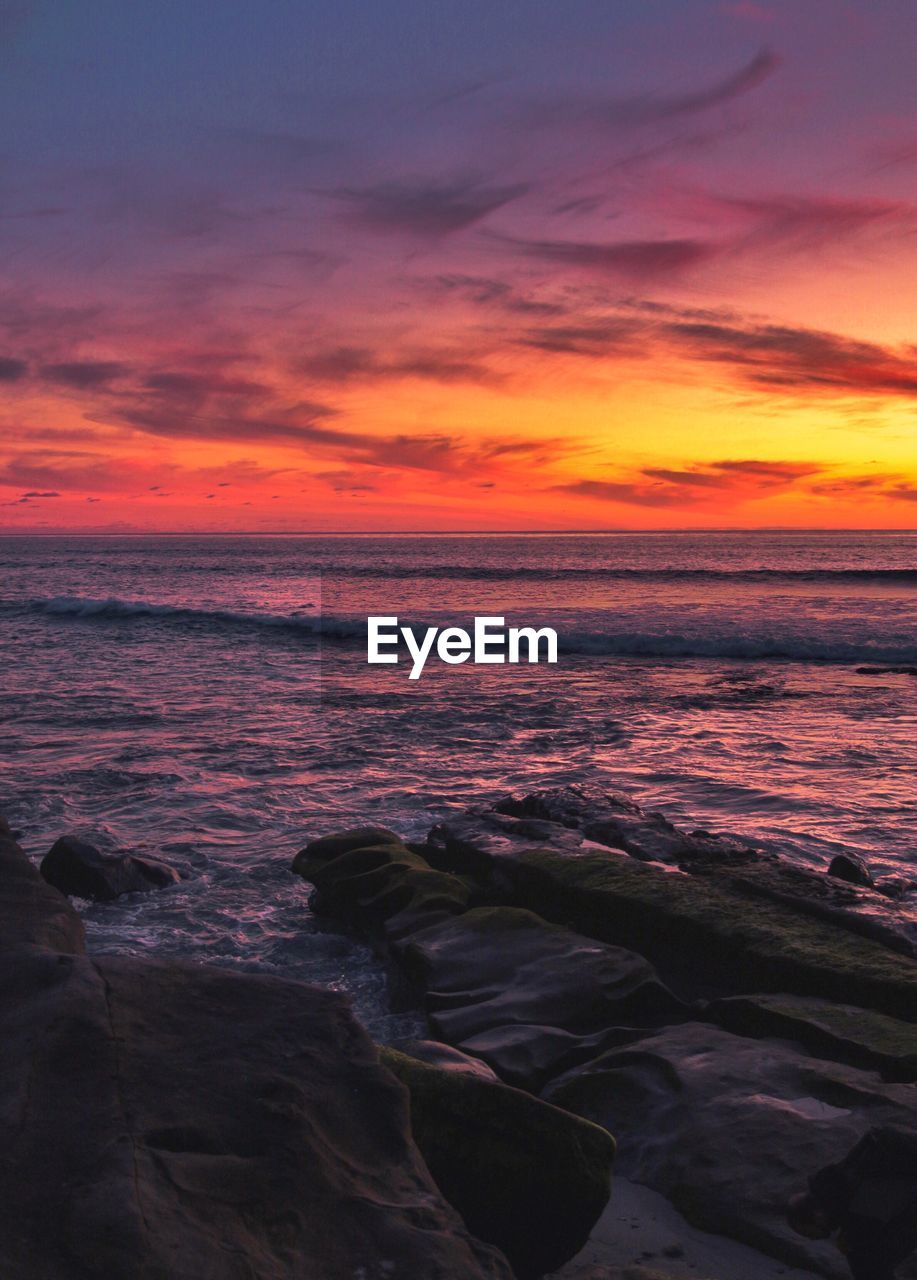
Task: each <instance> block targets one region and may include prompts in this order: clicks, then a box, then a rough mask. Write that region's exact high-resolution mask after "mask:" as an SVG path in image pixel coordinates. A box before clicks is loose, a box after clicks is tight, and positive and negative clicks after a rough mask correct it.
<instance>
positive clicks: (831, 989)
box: [502, 849, 917, 1018]
mask: <svg viewBox="0 0 917 1280" xmlns="http://www.w3.org/2000/svg"><path fill="white" fill-rule="evenodd" d="M502 870H503V873H504V875H505V876H506V877H507V878H508V879H509V881H510V882H511V885H512V889H513V891H514V898H515V899H516V900H517V901H520V902H521V903H522V904H524V905H525V906H528V907H530V908H531V909H532V910H534V911H537V912H539V913H540V914H541V915H542V916H544V917H545V918H546V919H549V920H554V921H556V922H558V923H561V924H566V925H569V926H570V927H572V928H575V929H576V930H578V931H579V932H580V933H585V934H588V935H590V936H591V937H594V938H599V939H601V940H602V941H604V942H611V943H615V944H617V945H619V946H624V947H631V948H633V949H634V950H636V951H640V952H641V953H642V954H643V955H645V956H647V957H648V958H649V959H650V960H652V961H653V962H654V963H656V964H658V965H659V966H660V968H661V969H662V971H663V976H665V975H666V972H667V971H668V973H669V974H671V973H673V972H677V973H680V974H681V976H682V977H683V978H684V979H685V980H686V981H690V980H691V979H692V978H698V979H703V980H706V981H712V982H714V983H716V984H718V985H719V986H720V987H721V989H722V990H724V991H729V992H743V991H744V992H747V991H766V992H772V991H781V990H783V991H792V992H794V993H795V994H801V995H814V996H823V997H825V998H827V999H829V1000H838V1001H844V1002H846V1003H850V1004H856V1005H861V1006H863V1007H864V1008H872V1009H877V1010H879V1011H881V1012H883V1013H888V1014H891V1015H893V1016H897V1017H903V1018H910V1017H913V1016H914V1011H915V1009H917V963H915V962H914V961H913V960H912V959H909V958H908V957H906V956H902V955H899V954H897V953H895V952H893V951H890V950H888V949H887V948H885V947H883V946H882V945H881V943H878V942H874V941H872V940H870V939H867V938H864V937H862V936H860V935H859V934H855V933H852V932H849V931H847V930H846V929H844V928H842V927H841V926H840V925H835V924H832V923H831V922H829V921H827V920H819V919H815V918H813V917H812V916H810V915H805V914H803V913H802V912H801V911H797V910H794V908H793V906H792V905H791V904H788V903H785V902H777V901H773V900H770V899H767V898H762V897H760V896H758V895H755V894H754V892H753V891H752V890H750V889H747V888H744V887H743V886H742V885H741V884H737V883H734V882H733V883H731V884H729V885H720V884H717V883H714V882H713V880H712V879H711V878H710V877H694V876H686V875H678V874H670V873H666V872H662V871H659V870H657V869H656V868H654V867H648V866H645V865H642V864H640V863H637V862H635V861H633V860H632V859H627V858H621V857H618V856H615V855H607V854H602V853H597V854H582V855H580V856H578V857H573V858H571V857H564V856H561V855H558V854H556V853H554V852H552V851H550V850H540V849H539V850H534V851H531V852H528V853H524V854H521V855H519V856H518V857H516V858H513V859H506V861H505V863H504V865H503V867H502Z"/></svg>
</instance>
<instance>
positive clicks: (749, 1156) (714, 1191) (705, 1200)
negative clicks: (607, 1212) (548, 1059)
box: [545, 1022, 917, 1275]
mask: <svg viewBox="0 0 917 1280" xmlns="http://www.w3.org/2000/svg"><path fill="white" fill-rule="evenodd" d="M545 1096H546V1097H547V1098H548V1099H549V1100H550V1101H551V1102H554V1103H556V1104H557V1105H559V1106H562V1107H565V1108H568V1109H569V1110H572V1111H576V1112H577V1113H578V1114H580V1115H583V1116H585V1117H587V1118H588V1119H590V1120H594V1121H595V1122H596V1123H598V1124H601V1125H604V1126H606V1127H608V1128H610V1129H611V1130H612V1131H613V1132H614V1133H615V1136H616V1138H617V1143H618V1156H617V1168H618V1172H619V1173H620V1175H621V1176H622V1177H625V1178H630V1179H631V1180H633V1181H636V1182H640V1183H642V1184H643V1185H645V1186H648V1187H651V1188H653V1189H654V1190H656V1191H659V1192H660V1193H661V1194H662V1195H664V1196H666V1197H667V1198H668V1199H669V1200H671V1202H672V1203H673V1204H674V1205H675V1207H676V1208H677V1209H679V1210H680V1212H681V1213H682V1214H683V1215H684V1216H685V1217H686V1218H687V1219H688V1220H689V1221H690V1222H692V1223H693V1224H694V1225H696V1226H698V1227H700V1228H702V1229H704V1230H707V1231H712V1232H716V1233H717V1234H721V1235H723V1234H724V1235H729V1236H732V1237H733V1238H735V1239H737V1240H740V1241H742V1242H743V1243H745V1244H748V1245H751V1246H752V1247H753V1248H757V1249H760V1250H762V1251H763V1252H765V1253H767V1254H769V1255H771V1256H772V1257H775V1258H777V1259H780V1260H781V1261H783V1262H786V1263H790V1264H793V1265H797V1266H801V1267H808V1268H810V1269H811V1270H814V1271H816V1272H818V1273H819V1274H827V1275H836V1274H838V1265H839V1259H838V1256H837V1254H836V1253H834V1252H833V1245H830V1244H822V1243H814V1242H810V1241H807V1240H804V1239H803V1238H802V1237H800V1236H797V1235H796V1234H795V1233H794V1232H793V1231H792V1230H791V1229H790V1227H789V1226H788V1225H787V1222H786V1206H787V1203H788V1201H789V1199H790V1198H791V1197H792V1196H793V1195H794V1194H796V1193H797V1192H799V1191H800V1190H804V1189H805V1187H806V1183H807V1179H808V1176H809V1175H810V1174H811V1173H813V1172H814V1171H815V1170H816V1169H819V1168H821V1167H822V1166H823V1165H825V1164H830V1163H833V1162H834V1161H836V1160H839V1159H840V1158H842V1157H843V1156H844V1155H845V1154H846V1153H847V1151H848V1150H849V1149H850V1148H851V1147H852V1146H853V1144H854V1143H855V1142H856V1141H857V1140H858V1139H859V1138H860V1137H862V1135H863V1134H864V1133H866V1132H867V1131H868V1130H869V1129H870V1128H872V1127H873V1126H874V1125H879V1124H891V1125H896V1124H897V1125H899V1126H903V1127H908V1126H909V1125H910V1126H913V1122H914V1119H915V1116H917V1102H915V1098H914V1090H913V1088H912V1087H911V1086H909V1085H894V1084H883V1083H881V1082H880V1081H879V1080H878V1078H877V1077H876V1076H875V1075H874V1074H873V1073H871V1072H865V1071H858V1070H856V1069H854V1068H852V1067H847V1066H841V1065H838V1064H836V1063H827V1062H824V1061H819V1060H817V1059H814V1058H809V1057H805V1056H803V1055H801V1054H799V1053H797V1052H796V1051H795V1050H794V1049H793V1048H791V1047H790V1046H788V1045H786V1044H782V1043H779V1042H775V1041H769V1040H751V1039H746V1038H744V1037H740V1036H734V1035H730V1034H729V1033H728V1032H726V1031H723V1030H721V1029H720V1028H718V1027H713V1026H707V1025H704V1024H703V1023H696V1022H694V1023H686V1024H683V1025H681V1026H677V1027H669V1028H667V1029H666V1030H664V1031H661V1032H658V1033H656V1034H654V1035H652V1036H647V1037H644V1038H643V1039H641V1040H640V1041H639V1042H637V1043H635V1044H633V1045H630V1046H626V1047H622V1048H620V1049H617V1050H614V1051H612V1052H609V1053H607V1054H605V1055H603V1056H602V1057H601V1058H598V1059H597V1060H595V1061H594V1062H591V1063H589V1064H588V1065H587V1066H585V1067H583V1068H579V1069H577V1070H574V1071H571V1072H569V1073H568V1074H567V1075H566V1076H563V1077H561V1078H560V1079H558V1080H557V1081H555V1082H553V1083H552V1085H551V1086H550V1087H549V1088H548V1090H546V1094H545ZM903 1274H905V1275H913V1274H914V1271H913V1270H912V1271H910V1272H907V1271H906V1272H904V1273H903Z"/></svg>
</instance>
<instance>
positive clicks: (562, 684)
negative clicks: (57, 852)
mask: <svg viewBox="0 0 917 1280" xmlns="http://www.w3.org/2000/svg"><path fill="white" fill-rule="evenodd" d="M915 605H917V534H915V533H874V534H863V533H850V534H845V533H769V532H768V533H702V534H694V533H692V534H671V533H658V534H640V535H637V534H608V535H570V536H557V535H553V536H467V537H463V536H449V537H443V536H435V537H434V536H430V537H419V536H411V537H395V536H392V537H380V536H373V537H256V536H251V537H241V536H239V537H164V536H163V537H117V538H115V537H106V538H102V537H86V538H77V537H68V538H63V537H61V538H56V537H47V538H34V539H24V538H4V539H0V670H2V681H0V688H2V695H3V698H2V715H3V721H4V724H3V749H2V758H3V773H2V782H0V809H2V810H3V811H4V812H5V813H6V815H7V816H8V817H9V818H10V820H11V822H12V823H13V825H14V826H16V827H18V828H19V829H21V831H22V840H23V843H24V845H25V847H26V848H27V850H28V851H29V852H30V854H32V855H33V856H34V857H36V858H39V857H40V856H42V855H43V854H44V853H45V852H46V851H47V849H48V848H49V847H50V845H51V843H52V842H53V840H54V839H55V838H56V837H57V836H59V835H61V834H63V833H65V832H74V833H77V834H80V835H82V836H83V837H84V838H86V839H89V840H91V841H92V842H94V843H96V844H98V845H100V846H101V847H104V848H108V849H114V848H131V849H136V850H140V851H144V850H145V851H148V852H156V853H159V854H161V855H162V856H163V857H165V858H167V859H168V860H170V861H172V862H174V863H175V864H176V865H178V866H179V867H180V868H181V869H182V871H184V872H185V873H186V874H187V876H188V878H187V880H186V881H185V882H184V884H183V885H182V886H181V887H180V888H178V889H176V890H170V891H168V892H166V893H163V894H159V895H149V896H145V897H138V898H133V899H127V900H124V901H122V902H121V903H118V904H114V905H111V906H104V907H103V906H89V905H87V906H85V908H84V914H85V918H86V922H87V927H88V929H89V933H90V936H91V939H92V942H93V945H94V946H95V947H96V948H97V949H106V950H114V951H121V952H134V953H140V952H144V953H150V952H155V953H162V954H172V955H182V956H190V957H192V958H196V959H203V960H208V961H213V962H216V963H220V964H226V965H236V966H240V967H245V968H259V969H265V970H270V971H273V972H277V973H282V974H288V975H290V976H294V977H299V978H306V979H309V980H313V981H317V982H320V983H323V984H325V985H330V986H335V987H338V988H340V989H342V990H345V991H347V992H349V993H350V995H351V996H352V998H353V1000H354V1003H355V1007H356V1009H357V1012H358V1013H359V1014H360V1016H361V1017H363V1019H364V1020H365V1021H366V1022H367V1024H368V1025H369V1026H370V1027H371V1029H372V1030H373V1031H374V1032H375V1033H376V1034H378V1035H382V1036H392V1035H398V1034H401V1033H404V1032H409V1031H410V1030H412V1029H413V1026H414V1025H415V1024H414V1017H413V1014H412V1013H411V1012H410V1010H408V1009H405V1010H403V1011H401V1012H399V1011H398V1010H399V994H398V992H397V991H393V990H389V989H388V987H387V985H386V984H387V979H386V977H385V975H384V973H382V972H380V968H379V966H378V965H377V964H376V963H374V962H373V960H372V959H371V957H370V956H369V953H368V952H367V950H366V949H365V948H364V947H362V946H361V945H359V944H358V943H356V942H354V941H352V940H350V939H346V938H341V937H339V936H337V935H336V934H334V933H333V932H329V931H326V930H323V929H322V927H321V925H320V922H317V921H315V920H314V919H313V918H311V917H310V915H309V912H308V906H307V890H306V887H305V886H304V885H303V884H302V883H301V882H300V881H299V880H297V879H296V878H294V877H292V876H291V875H290V873H289V863H290V860H291V858H292V856H293V854H294V853H295V852H296V850H297V849H298V848H300V847H301V846H302V844H303V843H304V842H305V841H306V840H307V839H309V838H311V837H313V836H315V835H318V834H322V833H325V832H328V831H332V830H335V829H339V828H341V827H345V826H353V825H358V824H361V823H366V822H371V823H379V824H384V825H386V826H391V827H394V828H395V829H397V830H399V831H401V832H402V833H404V834H405V835H408V836H417V835H421V834H422V833H424V832H425V831H426V829H427V828H428V826H429V825H430V824H431V823H432V822H434V821H436V820H438V819H440V818H442V817H444V816H447V815H448V814H449V813H450V812H454V811H456V810H460V809H461V808H463V807H464V806H465V805H467V804H468V803H471V802H479V801H482V800H489V799H492V798H495V797H497V796H499V795H501V794H502V793H504V792H506V791H508V790H513V791H524V790H531V789H534V788H536V787H543V786H553V785H562V784H565V783H569V782H575V781H587V782H590V783H596V784H601V783H603V782H604V783H607V784H608V785H609V786H613V787H624V788H625V789H627V790H628V791H630V793H631V794H632V795H633V796H634V798H635V799H637V800H638V801H639V802H640V803H642V804H646V805H649V806H650V807H652V808H656V809H660V810H662V811H663V812H664V813H665V814H666V815H667V816H668V817H670V818H671V819H672V820H673V821H676V822H684V823H687V824H689V825H691V826H702V827H705V828H708V829H713V830H718V831H724V832H732V833H736V834H738V835H741V836H743V837H745V838H747V839H750V840H753V841H755V842H757V843H758V844H760V845H761V846H764V847H769V848H778V849H781V850H783V851H784V852H785V853H786V854H787V855H788V856H790V857H792V858H795V859H798V860H799V861H800V862H804V863H806V864H808V865H813V866H824V865H825V864H826V863H827V862H828V860H829V859H830V858H831V857H832V856H833V855H834V854H835V853H836V852H838V851H839V850H854V851H855V852H857V853H860V854H863V855H864V856H865V857H866V858H867V859H868V860H869V861H870V862H871V863H872V864H873V866H874V868H875V869H876V870H877V871H878V872H880V873H885V874H904V875H907V874H910V873H913V875H914V876H915V877H917V867H915V865H914V864H915V861H917V851H915V842H914V805H915V800H917V784H915V763H917V747H915V742H917V678H915V676H914V675H913V674H910V673H908V672H907V670H904V671H899V672H896V671H893V670H889V668H905V669H906V668H908V667H915V666H917V608H915ZM369 614H397V615H398V616H399V618H400V620H401V622H402V623H403V624H407V623H410V624H412V625H414V626H421V625H436V624H439V625H442V624H445V623H446V622H447V621H448V622H449V623H458V624H470V622H471V619H472V618H473V617H474V615H476V614H488V615H503V616H505V617H506V618H507V621H508V622H510V623H520V624H529V625H534V624H538V625H550V626H554V627H555V628H556V629H557V631H558V633H559V636H560V661H559V663H558V664H557V665H556V666H546V665H538V666H528V665H523V666H490V667H473V666H471V665H465V666H454V667H445V666H443V665H441V664H439V663H435V662H431V663H430V664H429V665H428V667H427V669H426V671H425V673H424V675H423V677H422V678H421V679H420V680H418V681H409V680H408V678H407V676H408V669H407V667H406V666H404V665H398V666H368V665H367V664H366V661H365V619H366V617H367V615H369ZM863 668H867V669H868V670H867V671H866V672H864V671H863V670H862V669H863ZM911 897H912V898H913V902H914V913H915V915H917V893H915V894H913V895H911ZM393 1010H394V1012H393Z"/></svg>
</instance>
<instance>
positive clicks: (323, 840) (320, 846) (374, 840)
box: [293, 827, 401, 875]
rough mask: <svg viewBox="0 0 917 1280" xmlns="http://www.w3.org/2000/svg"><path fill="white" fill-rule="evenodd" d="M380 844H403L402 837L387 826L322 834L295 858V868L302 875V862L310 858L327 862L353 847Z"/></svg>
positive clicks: (370, 846) (361, 847) (362, 847)
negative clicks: (328, 834) (327, 834)
mask: <svg viewBox="0 0 917 1280" xmlns="http://www.w3.org/2000/svg"><path fill="white" fill-rule="evenodd" d="M379 844H394V845H400V844H401V837H400V836H397V835H395V833H394V831H389V830H388V828H387V827H355V828H354V829H352V830H350V831H340V832H338V833H337V834H334V835H330V836H320V837H319V838H318V839H317V840H310V841H309V843H308V844H307V845H306V847H305V848H304V849H301V850H300V851H299V853H298V854H297V855H296V857H295V858H294V859H293V870H294V872H295V873H296V874H297V875H302V870H301V864H302V863H303V862H305V861H306V860H308V861H309V862H311V863H316V862H327V861H328V860H329V859H331V858H337V857H338V856H339V855H340V854H342V853H349V852H350V851H351V849H369V848H372V847H374V846H375V845H379Z"/></svg>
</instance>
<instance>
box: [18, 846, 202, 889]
mask: <svg viewBox="0 0 917 1280" xmlns="http://www.w3.org/2000/svg"><path fill="white" fill-rule="evenodd" d="M41 874H42V875H43V876H44V878H45V880H47V882H48V884H50V885H53V886H54V888H55V889H59V890H60V892H61V893H65V894H67V896H68V897H74V898H91V899H92V900H94V901H96V902H114V900H115V898H120V897H121V896H122V894H125V893H149V891H150V890H151V889H165V888H167V887H168V886H169V885H172V884H179V883H180V882H181V876H180V875H179V874H178V872H177V871H176V870H175V868H174V867H170V866H169V865H168V863H166V862H159V861H158V860H156V859H154V858H142V857H139V856H138V855H137V854H132V853H101V852H100V851H99V850H98V849H97V848H96V847H95V846H94V845H91V844H87V843H86V842H85V841H84V840H77V839H76V837H75V836H62V837H61V838H60V840H56V841H55V842H54V844H53V845H52V846H51V849H50V850H49V851H48V853H47V854H45V857H44V859H43V860H42V864H41Z"/></svg>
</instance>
